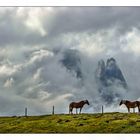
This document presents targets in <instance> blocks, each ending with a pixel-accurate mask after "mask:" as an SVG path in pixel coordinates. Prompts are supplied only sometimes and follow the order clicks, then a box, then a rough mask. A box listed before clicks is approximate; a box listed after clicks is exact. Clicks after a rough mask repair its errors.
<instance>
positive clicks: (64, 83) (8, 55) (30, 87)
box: [0, 7, 140, 115]
mask: <svg viewBox="0 0 140 140" xmlns="http://www.w3.org/2000/svg"><path fill="white" fill-rule="evenodd" d="M139 11H140V8H139V7H52V8H50V7H41V8H40V7H32V8H27V7H26V8H22V9H20V8H7V9H6V8H1V9H0V89H1V91H0V97H1V100H0V106H5V107H4V108H5V110H4V109H2V108H1V112H0V115H3V114H8V115H11V114H12V112H13V113H15V114H22V113H23V110H24V107H25V106H28V107H29V109H31V110H32V111H31V112H30V113H31V114H42V113H50V112H51V109H52V106H53V105H55V106H57V107H56V112H57V113H61V112H65V113H66V112H67V111H68V104H69V102H71V101H78V100H83V99H89V101H90V103H91V106H90V107H87V106H86V107H85V110H84V111H90V112H91V111H93V107H96V104H99V107H100V106H101V104H100V101H102V99H101V97H100V95H99V93H98V85H97V83H96V80H95V71H96V68H97V63H98V60H100V59H104V60H106V59H107V58H108V57H115V59H116V61H117V63H118V65H119V67H120V69H121V70H122V72H123V75H124V77H125V79H126V81H127V83H128V86H129V87H130V90H129V91H128V93H126V92H125V91H123V90H122V89H120V88H118V89H116V90H118V91H119V92H120V93H122V96H123V97H124V98H128V99H137V98H139V91H140V88H139V86H138V84H139V83H140V80H139V78H138V77H139V71H140V67H139V61H140V57H139V54H140V49H139V47H138V45H139V43H138V42H139V35H140V32H139V23H140V22H139V21H140V16H139ZM66 52H69V53H70V55H71V52H77V53H78V58H77V59H78V60H80V63H79V64H78V70H79V69H80V72H81V73H82V77H83V79H82V80H81V79H80V78H77V76H76V73H75V71H76V70H75V69H77V67H76V68H75V69H74V70H71V69H70V70H69V69H67V67H69V66H67V67H65V65H63V64H62V60H64V59H65V58H67V61H69V56H68V55H67V54H69V53H66ZM73 54H75V53H73ZM128 58H130V59H128ZM70 59H72V57H71V58H70ZM67 61H66V62H67ZM69 62H71V60H70V61H69ZM71 65H72V66H73V64H71ZM73 67H74V66H73ZM132 67H133V69H132ZM134 71H135V73H134ZM135 81H137V82H135ZM135 83H136V84H135ZM137 83H138V84H137ZM115 88H117V87H115ZM103 103H104V102H103ZM19 104H20V105H19ZM104 104H105V103H104ZM9 106H10V107H11V108H13V109H12V110H11V111H10V112H9ZM64 106H65V107H64ZM97 107H98V106H97ZM106 110H107V111H110V110H111V111H112V110H113V111H116V110H119V111H120V110H121V109H120V108H118V106H115V107H114V105H112V106H111V107H109V108H106ZM121 111H122V110H121Z"/></svg>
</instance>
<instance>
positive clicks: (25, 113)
mask: <svg viewBox="0 0 140 140" xmlns="http://www.w3.org/2000/svg"><path fill="white" fill-rule="evenodd" d="M25 117H27V107H26V108H25Z"/></svg>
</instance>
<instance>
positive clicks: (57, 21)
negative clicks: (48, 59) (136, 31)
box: [44, 7, 140, 35]
mask: <svg viewBox="0 0 140 140" xmlns="http://www.w3.org/2000/svg"><path fill="white" fill-rule="evenodd" d="M55 10H56V12H55V14H54V16H55V18H54V19H53V20H52V21H53V22H52V23H51V26H50V28H49V29H48V31H49V33H50V35H57V34H61V33H69V32H92V33H94V32H97V31H98V30H104V29H110V28H114V27H118V30H119V32H120V33H123V32H127V31H129V30H131V29H132V28H133V27H136V28H137V27H138V28H139V21H140V17H139V10H140V8H139V7H84V8H81V7H67V8H65V7H64V8H57V9H55ZM45 22H47V21H45ZM45 22H44V26H45ZM47 25H48V24H47ZM45 28H46V29H47V26H45Z"/></svg>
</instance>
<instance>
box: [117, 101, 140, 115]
mask: <svg viewBox="0 0 140 140" xmlns="http://www.w3.org/2000/svg"><path fill="white" fill-rule="evenodd" d="M122 104H124V105H126V107H127V109H128V113H130V108H136V107H138V112H140V101H133V102H131V101H128V100H121V102H120V104H119V105H120V106H121V105H122Z"/></svg>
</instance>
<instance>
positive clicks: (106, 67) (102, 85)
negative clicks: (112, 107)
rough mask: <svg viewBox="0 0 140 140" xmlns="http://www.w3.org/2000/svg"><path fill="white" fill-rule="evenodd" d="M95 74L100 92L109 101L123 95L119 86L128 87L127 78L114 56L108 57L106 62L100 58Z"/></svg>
mask: <svg viewBox="0 0 140 140" xmlns="http://www.w3.org/2000/svg"><path fill="white" fill-rule="evenodd" d="M95 76H96V81H97V85H98V90H99V93H100V94H101V96H102V97H103V99H104V100H105V101H107V102H108V103H111V102H112V101H113V100H114V99H115V98H119V97H120V96H121V94H120V93H118V92H117V88H118V89H119V88H122V89H127V83H126V80H125V78H124V76H123V74H122V71H121V70H120V68H119V66H118V65H117V62H116V60H115V59H114V58H109V59H107V62H106V64H105V62H104V60H100V61H99V62H98V68H97V70H96V74H95ZM114 87H115V89H113V88H114Z"/></svg>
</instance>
